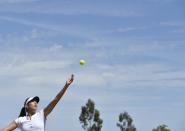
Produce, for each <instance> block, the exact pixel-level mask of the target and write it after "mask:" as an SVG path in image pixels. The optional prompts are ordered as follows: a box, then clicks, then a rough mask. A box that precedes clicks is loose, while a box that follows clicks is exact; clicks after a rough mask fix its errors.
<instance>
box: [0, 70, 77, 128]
mask: <svg viewBox="0 0 185 131" xmlns="http://www.w3.org/2000/svg"><path fill="white" fill-rule="evenodd" d="M73 80H74V75H73V74H72V75H71V76H70V78H69V79H68V80H67V81H66V83H65V85H64V87H63V89H62V90H61V91H60V92H59V93H58V94H57V95H56V97H55V98H54V99H53V100H52V101H51V102H50V103H49V104H48V105H47V106H46V107H45V108H44V109H42V110H40V111H38V112H37V106H38V103H39V97H38V96H35V97H29V98H27V99H26V100H25V102H24V106H23V108H22V110H21V112H20V115H19V117H18V118H17V119H15V120H14V121H13V122H11V123H10V124H9V125H8V126H7V127H6V128H3V129H0V131H12V130H14V129H16V128H19V129H20V130H21V131H45V123H46V117H47V116H48V115H49V114H50V113H51V111H52V110H53V109H54V107H55V106H56V104H57V103H58V102H59V100H60V99H61V97H62V96H63V95H64V93H65V91H66V90H67V88H68V87H69V85H70V84H71V83H72V82H73Z"/></svg>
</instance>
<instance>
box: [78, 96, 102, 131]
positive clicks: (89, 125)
mask: <svg viewBox="0 0 185 131" xmlns="http://www.w3.org/2000/svg"><path fill="white" fill-rule="evenodd" d="M79 121H80V123H81V124H82V128H83V129H84V130H86V131H101V128H102V126H103V120H102V119H101V118H100V112H99V111H98V110H97V109H95V103H94V102H93V101H92V100H91V99H88V101H87V103H86V105H85V106H82V107H81V114H80V116H79Z"/></svg>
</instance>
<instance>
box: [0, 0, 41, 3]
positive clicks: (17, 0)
mask: <svg viewBox="0 0 185 131" xmlns="http://www.w3.org/2000/svg"><path fill="white" fill-rule="evenodd" d="M35 1H39V0H0V4H15V3H30V2H35Z"/></svg>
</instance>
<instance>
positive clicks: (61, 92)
mask: <svg viewBox="0 0 185 131" xmlns="http://www.w3.org/2000/svg"><path fill="white" fill-rule="evenodd" d="M73 80H74V75H73V74H72V75H71V77H70V78H69V79H68V80H67V81H66V83H65V85H64V87H63V89H62V90H61V91H60V92H59V93H58V94H57V95H56V97H55V98H54V99H53V100H52V101H51V102H50V103H49V104H48V105H47V106H46V107H45V108H44V116H45V117H47V116H48V115H49V113H50V112H51V111H52V110H53V109H54V107H55V106H56V104H57V103H58V102H59V100H60V99H61V97H62V96H63V95H64V93H65V91H66V90H67V88H68V87H69V85H70V84H71V83H72V82H73Z"/></svg>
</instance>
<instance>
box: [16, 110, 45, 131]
mask: <svg viewBox="0 0 185 131" xmlns="http://www.w3.org/2000/svg"><path fill="white" fill-rule="evenodd" d="M45 122H46V118H45V117H44V111H43V110H40V111H39V112H36V113H35V114H34V115H32V117H31V120H30V118H29V116H24V117H19V118H17V119H15V123H16V124H17V125H18V128H19V129H21V131H44V130H45Z"/></svg>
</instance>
